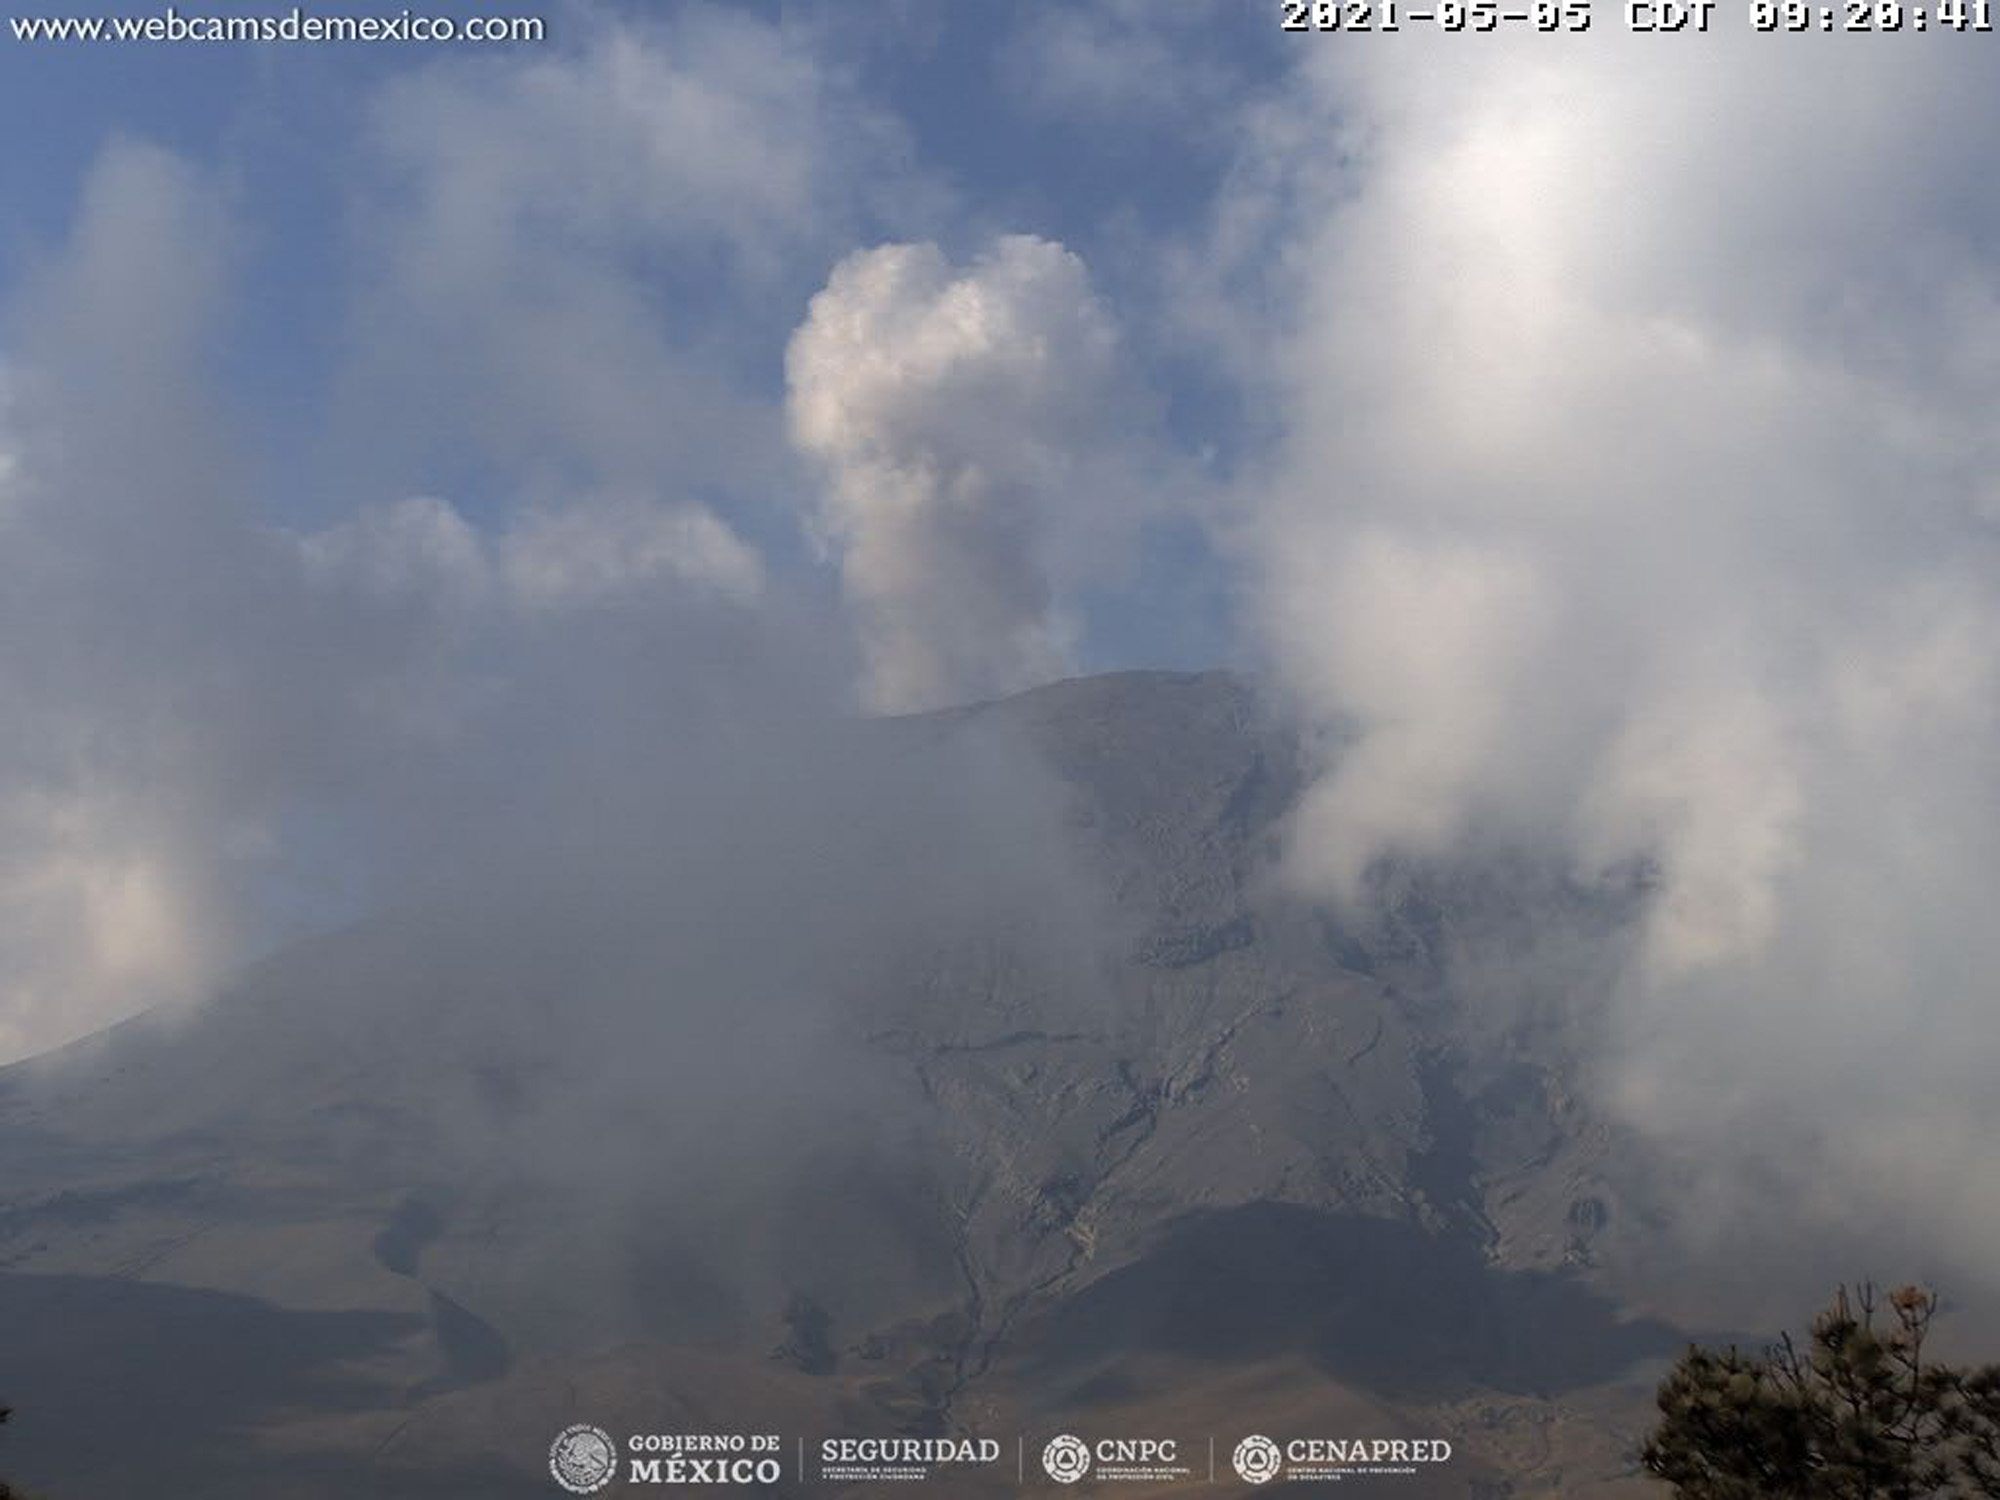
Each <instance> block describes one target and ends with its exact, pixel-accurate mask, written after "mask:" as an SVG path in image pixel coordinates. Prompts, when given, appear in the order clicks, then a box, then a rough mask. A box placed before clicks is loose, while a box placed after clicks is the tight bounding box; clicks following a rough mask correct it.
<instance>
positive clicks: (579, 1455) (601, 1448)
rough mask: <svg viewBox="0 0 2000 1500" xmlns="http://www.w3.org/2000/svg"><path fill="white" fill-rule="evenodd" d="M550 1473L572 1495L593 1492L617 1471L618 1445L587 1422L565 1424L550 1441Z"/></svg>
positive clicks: (606, 1434) (609, 1479)
mask: <svg viewBox="0 0 2000 1500" xmlns="http://www.w3.org/2000/svg"><path fill="white" fill-rule="evenodd" d="M549 1473H551V1474H552V1475H554V1476H555V1481H556V1483H557V1484H559V1485H561V1486H562V1487H563V1488H564V1489H566V1490H568V1491H569V1492H570V1493H571V1494H572V1495H594V1494H596V1493H597V1492H598V1491H599V1490H601V1489H603V1488H604V1487H605V1486H606V1485H607V1484H609V1483H611V1481H612V1478H613V1477H614V1476H615V1475H616V1474H617V1473H618V1445H617V1444H616V1443H614V1442H613V1441H612V1440H611V1434H610V1433H608V1432H606V1431H605V1430H604V1429H603V1428H602V1427H593V1426H591V1425H590V1423H588V1422H578V1423H576V1424H575V1425H574V1426H570V1427H565V1428H564V1429H563V1430H562V1431H561V1432H559V1433H557V1434H556V1440H555V1441H554V1442H553V1443H550V1444H549Z"/></svg>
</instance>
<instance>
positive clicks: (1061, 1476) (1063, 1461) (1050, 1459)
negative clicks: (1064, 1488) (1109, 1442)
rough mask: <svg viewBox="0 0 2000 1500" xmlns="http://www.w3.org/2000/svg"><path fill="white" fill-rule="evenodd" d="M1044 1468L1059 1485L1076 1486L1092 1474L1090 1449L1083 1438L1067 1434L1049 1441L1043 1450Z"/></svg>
mask: <svg viewBox="0 0 2000 1500" xmlns="http://www.w3.org/2000/svg"><path fill="white" fill-rule="evenodd" d="M1042 1468H1043V1469H1044V1470H1046V1471H1047V1473H1048V1476H1049V1478H1051V1479H1053V1480H1054V1481H1055V1482H1056V1483H1057V1484H1075V1483H1076V1482H1077V1481H1078V1480H1079V1479H1081V1478H1083V1476H1084V1475H1086V1474H1088V1473H1089V1472H1090V1449H1089V1447H1088V1446H1087V1445H1086V1444H1085V1443H1084V1441H1083V1439H1082V1438H1080V1437H1072V1436H1071V1435H1070V1434H1069V1433H1067V1432H1065V1433H1064V1434H1063V1435H1062V1436H1061V1437H1056V1438H1050V1439H1049V1445H1048V1447H1046V1448H1044V1449H1043V1450H1042Z"/></svg>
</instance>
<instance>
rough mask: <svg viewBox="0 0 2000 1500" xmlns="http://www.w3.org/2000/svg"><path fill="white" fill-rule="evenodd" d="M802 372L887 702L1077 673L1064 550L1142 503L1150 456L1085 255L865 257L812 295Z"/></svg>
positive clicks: (822, 521)
mask: <svg viewBox="0 0 2000 1500" xmlns="http://www.w3.org/2000/svg"><path fill="white" fill-rule="evenodd" d="M786 374H787V378H788V382H789V386H790V391H791V406H790V416H791V429H792V435H793V440H794V441H795V442H796V443H797V444H798V445H799V447H800V448H801V449H802V450H803V451H804V452H805V453H807V454H808V455H809V456H811V457H812V458H813V459H814V460H816V461H817V462H818V463H819V464H820V465H821V466H822V468H823V470H824V472H825V474H826V477H827V482H826V486H825V489H824V491H823V493H822V494H821V496H820V499H819V504H818V509H817V511H816V516H815V519H816V523H817V527H818V531H819V534H820V536H821V538H822V539H823V541H824V543H825V545H826V546H827V547H828V549H829V550H830V551H831V552H832V553H833V554H834V555H836V556H837V557H838V559H839V562H840V567H841V577H842V581H843V584H844V586H845V589H846V592H847V596H848V598H849V599H850V600H851V601H852V603H853V604H854V606H855V608H856V610H857V611H858V613H859V616H860V622H861V630H862V634H863V640H864V645H865V648H866V650H867V654H868V661H869V670H870V678H869V695H870V697H871V699H872V701H873V702H874V703H875V704H876V706H878V707H881V708H887V709H896V710H907V709H914V708H925V707H934V706H936V705H938V704H941V703H946V702H953V701H962V700H963V699H965V698H969V697H983V696H990V695H993V694H996V693H1001V692H1005V691H1007V690H1009V689H1011V688H1017V687H1021V686H1024V685H1026V684H1029V683H1033V682H1038V681H1043V680H1046V679H1048V678H1050V677H1053V676H1056V675H1058V674H1060V673H1061V672H1062V671H1063V670H1064V668H1065V666H1066V665H1067V662H1068V659H1069V657H1068V642H1067V639H1066V635H1067V627H1066V625H1065V622H1064V619H1063V615H1062V610H1061V600H1060V598H1059V597H1058V587H1057V585H1058V581H1059V580H1060V579H1061V578H1062V577H1063V576H1064V575H1065V574H1066V573H1068V572H1070V571H1072V569H1073V566H1074V564H1073V562H1072V560H1071V559H1070V558H1066V557H1065V556H1064V555H1063V553H1064V542H1065V541H1066V540H1073V539H1076V538H1079V537H1081V536H1083V535H1084V534H1086V532H1087V531H1088V529H1089V528H1090V527H1092V526H1095V525H1098V524H1100V523H1102V522H1104V521H1105V520H1106V519H1107V518H1109V517H1112V516H1115V515H1117V514H1118V513H1119V512H1120V511H1121V508H1123V507H1125V506H1126V505H1127V504H1128V500H1129V494H1130V491H1131V488H1132V485H1133V476H1132V475H1131V474H1129V473H1128V474H1124V475H1121V474H1120V473H1118V472H1117V468H1116V465H1117V463H1118V461H1119V460H1120V459H1124V460H1129V461H1130V462H1131V463H1132V464H1133V467H1134V468H1136V469H1143V467H1144V464H1145V444H1144V438H1143V431H1142V430H1141V429H1140V428H1139V424H1137V423H1136V422H1133V423H1130V424H1129V429H1130V430H1128V431H1126V432H1119V431H1118V429H1119V428H1120V426H1121V425H1123V424H1121V422H1120V416H1121V414H1122V413H1129V412H1131V411H1133V410H1134V408H1133V405H1132V402H1131V400H1130V396H1129V393H1128V392H1127V391H1126V390H1125V389H1124V388H1123V385H1122V377H1121V374H1120V371H1119V368H1118V338H1117V334H1116V331H1115V329H1114V327H1113V324H1112V321H1111V317H1110V315H1109V313H1108V312H1107V311H1106V310H1105V308H1104V307H1103V305H1102V304H1101V303H1100V302H1099V300H1098V298H1097V296H1096V294H1095V292H1094V291H1093V290H1092V288H1091V285H1090V279H1089V276H1088V274H1087V273H1086V271H1085V269H1084V266H1083V263H1082V261H1081V260H1079V259H1078V258H1077V257H1076V256H1074V255H1072V254H1071V253H1070V252H1069V251H1067V250H1065V249H1064V248H1063V247H1062V246H1060V245H1056V244H1053V243H1050V242H1049V241H1046V240H1041V239H1036V238H1033V237H1030V236H1010V237H1007V238H1003V239H1001V240H999V241H997V242H996V243H995V244H994V245H993V246H992V248H991V249H989V250H988V251H987V252H985V253H984V254H983V255H981V256H980V257H979V258H978V259H976V260H975V261H974V262H973V263H972V264H971V265H969V266H967V267H965V268H963V269H958V268H954V267H953V266H952V265H951V264H950V263H949V262H948V261H947V260H946V259H945V257H944V255H943V254H942V252H940V251H939V250H938V248H937V247H936V246H934V245H928V244H924V245H885V246H881V247H879V248H877V249H874V250H869V251H865V252H860V253H857V254H855V255H851V256H849V257H848V258H847V259H846V260H844V261H842V262H841V263H840V265H838V266H837V267H835V268H834V272H833V275H832V277H831V279H830V280H829V281H828V283H827V286H826V289H825V290H824V291H822V292H821V293H820V294H819V295H818V296H816V297H814V298H813V301H812V308H811V311H810V313H809V314H808V316H807V318H806V321H805V323H804V325H803V326H802V327H801V328H800V329H799V330H798V332H797V334H796V335H794V337H793V339H792V343H791V348H790V351H789V353H788V355H787V358H786ZM1133 436H1138V437H1139V438H1140V441H1138V442H1132V441H1130V439H1131V438H1132V437H1133ZM1113 442H1123V443H1125V444H1126V446H1125V447H1124V448H1123V449H1122V451H1114V450H1113V449H1112V447H1111V444H1112V443H1113Z"/></svg>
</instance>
